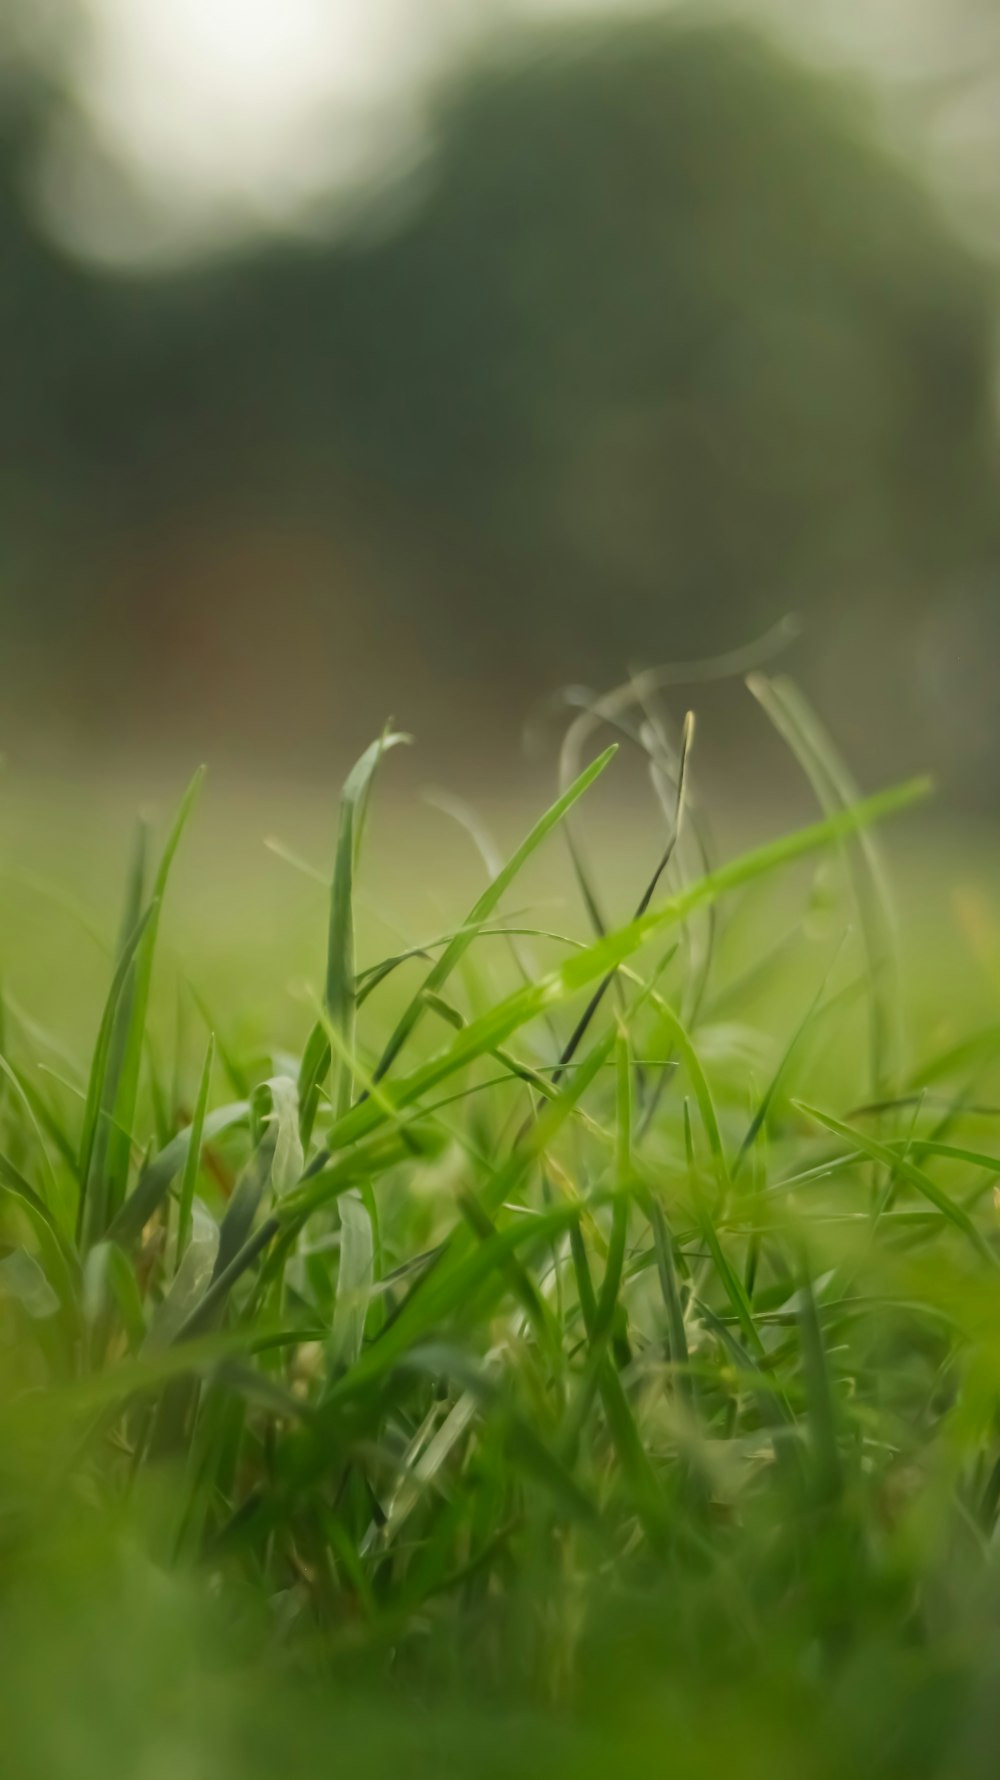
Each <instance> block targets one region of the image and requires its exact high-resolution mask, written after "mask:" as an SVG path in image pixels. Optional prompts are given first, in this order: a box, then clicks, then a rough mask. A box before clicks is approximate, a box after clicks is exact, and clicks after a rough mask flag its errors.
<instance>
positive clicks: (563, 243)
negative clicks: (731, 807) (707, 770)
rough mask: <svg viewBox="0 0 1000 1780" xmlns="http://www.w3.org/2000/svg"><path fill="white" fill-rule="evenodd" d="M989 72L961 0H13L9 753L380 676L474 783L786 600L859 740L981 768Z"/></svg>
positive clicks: (997, 62) (0, 286) (239, 734)
mask: <svg viewBox="0 0 1000 1780" xmlns="http://www.w3.org/2000/svg"><path fill="white" fill-rule="evenodd" d="M803 11H804V12H805V13H806V14H807V16H806V17H803V16H802V14H803ZM998 81H1000V28H998V26H997V22H996V17H995V13H994V11H993V9H992V7H991V6H989V5H974V4H968V3H964V0H963V3H959V0H947V3H946V0H939V3H937V4H935V0H923V3H922V4H921V3H920V0H914V3H913V4H911V5H910V6H909V7H904V8H901V7H899V6H891V5H889V4H888V3H887V0H886V3H879V0H875V3H868V4H866V3H865V0H843V3H842V4H841V5H839V6H832V5H827V4H825V0H817V4H816V5H815V6H814V7H811V8H806V9H802V8H794V7H788V6H784V5H782V4H779V3H778V0H770V3H769V0H759V4H758V5H756V6H746V5H744V6H742V7H721V6H716V5H711V4H700V5H690V6H683V7H681V6H672V7H662V6H660V7H651V6H647V7H645V8H640V9H629V8H627V7H624V6H615V5H613V4H611V3H610V0H609V3H608V4H606V5H604V6H600V5H594V4H590V5H584V4H576V5H574V4H557V3H556V0H551V3H550V4H548V5H543V4H540V3H538V4H534V5H529V4H516V3H510V4H506V5H502V4H489V3H486V4H484V0H475V4H473V3H471V0H470V3H469V4H463V3H462V0H409V3H408V0H369V4H368V5H367V6H366V7H365V8H356V7H353V6H348V5H346V4H341V3H340V0H281V3H280V4H279V3H278V0H274V3H271V0H244V3H243V4H240V5H235V4H232V0H214V3H213V4H209V5H196V4H194V3H193V0H180V3H179V4H177V5H172V6H170V7H163V6H162V5H160V4H157V3H156V0H89V3H85V0H7V4H6V7H5V9H4V12H3V14H2V23H0V268H2V272H0V353H2V391H3V394H2V401H0V626H2V660H0V696H2V700H3V710H4V722H3V729H4V737H3V741H4V745H5V747H6V749H7V751H8V753H9V754H11V755H12V756H13V758H14V759H15V760H16V761H18V762H20V763H21V765H22V766H24V767H26V768H32V769H37V770H39V771H42V772H46V773H50V774H55V775H57V776H58V775H65V774H71V773H73V772H75V771H76V770H78V769H79V768H80V766H81V764H82V763H84V762H86V761H88V760H91V759H94V760H97V761H99V762H100V763H102V765H104V766H106V767H107V769H108V770H109V771H117V772H121V771H126V772H127V773H129V774H138V775H139V776H140V777H141V776H142V774H143V771H144V763H146V762H147V761H150V762H151V761H154V760H155V761H162V760H163V759H168V760H173V759H174V757H176V758H177V759H178V760H179V761H180V762H182V763H183V764H184V765H187V764H189V763H190V762H191V761H193V760H194V759H196V758H199V757H201V756H203V755H207V756H208V758H209V759H210V760H212V761H213V762H215V763H220V762H221V763H222V764H223V765H231V766H232V767H233V768H234V769H235V770H238V771H240V772H242V773H254V774H257V773H262V772H270V773H273V774H275V775H278V776H282V775H290V774H291V775H296V776H298V777H299V778H301V777H302V776H303V775H307V774H312V773H316V774H319V775H322V777H323V778H324V779H326V778H328V777H329V775H330V773H331V770H332V763H336V762H338V761H339V759H340V757H341V755H346V754H347V753H348V752H350V751H353V750H355V749H356V748H357V746H358V745H359V744H361V743H363V742H364V741H365V740H366V739H367V738H368V736H369V735H370V734H371V732H372V731H373V729H376V728H378V727H379V726H380V725H381V723H382V721H383V720H384V718H385V717H386V715H387V714H389V713H390V712H391V713H393V714H394V715H395V717H396V718H397V720H398V721H400V722H402V723H404V724H405V725H406V726H407V727H409V728H412V729H414V730H416V731H417V732H418V734H419V736H420V739H421V743H422V749H421V760H422V770H425V769H427V768H430V769H431V770H435V771H437V770H447V771H448V772H449V774H450V776H451V777H452V778H457V779H458V780H459V782H460V783H462V784H471V783H477V784H478V783H480V782H483V781H486V780H488V779H489V778H491V777H492V778H493V780H494V781H495V780H496V779H497V778H500V779H501V781H502V782H504V783H507V784H509V783H511V782H513V778H514V777H516V772H517V768H516V765H515V762H516V760H517V758H518V750H519V746H520V735H521V730H522V725H523V723H524V721H525V719H526V718H527V717H528V716H529V714H530V713H531V711H532V709H533V708H534V707H535V706H536V704H537V702H538V701H539V700H541V699H544V697H545V696H546V695H547V694H549V693H551V691H552V690H553V689H554V688H556V687H558V686H560V685H561V684H563V683H566V682H584V683H593V684H597V685H607V684H609V683H612V682H614V681H615V680H616V679H618V678H620V677H621V675H622V673H623V672H624V671H625V670H627V668H628V667H629V666H630V665H631V664H633V663H636V662H639V663H649V662H659V661H664V660H685V659H688V658H690V657H697V656H704V655H709V654H714V653H716V652H718V651H720V650H726V649H729V648H732V647H733V646H735V645H739V644H742V643H744V642H746V641H747V640H748V639H751V638H753V637H755V636H757V635H759V634H761V633H762V632H765V631H767V630H768V629H769V627H771V626H773V625H774V624H775V623H777V622H779V621H780V620H781V619H782V618H783V616H784V615H785V614H787V613H789V612H794V613H797V614H798V615H799V617H800V619H801V623H802V634H801V636H800V639H799V640H798V642H797V643H796V644H795V645H794V649H793V651H792V653H791V655H790V657H789V664H790V665H791V667H792V668H793V671H795V672H796V673H798V674H799V675H800V676H801V678H802V679H803V680H804V682H805V683H806V685H807V686H808V688H809V690H810V692H811V693H812V695H813V696H814V697H815V698H816V700H817V701H818V703H819V705H820V707H821V709H823V710H824V712H825V714H826V716H827V718H828V720H829V721H830V722H831V724H832V727H833V728H834V729H835V731H836V733H837V734H838V737H839V739H840V740H841V741H842V742H843V744H844V745H845V747H846V749H847V751H848V753H849V754H850V755H851V757H852V758H853V759H854V761H855V762H856V764H858V766H859V767H860V768H861V770H862V773H863V775H865V776H868V777H878V778H884V777H886V776H888V775H889V774H891V773H892V772H894V771H897V770H901V769H903V768H908V767H910V766H913V765H915V764H919V765H921V766H927V765H929V766H931V767H933V768H936V769H937V770H938V771H939V772H940V773H942V775H943V777H944V779H945V782H946V785H947V787H948V794H949V797H950V798H951V799H952V800H953V801H960V802H962V803H964V804H967V805H979V806H983V805H986V806H987V807H988V804H989V800H990V796H991V793H992V792H993V791H994V790H995V788H996V784H997V780H998V777H1000V739H998V732H997V726H996V723H995V720H994V705H995V670H994V662H995V659H996V650H997V644H998V642H1000V599H998V573H1000V526H998V519H997V503H996V490H997V470H998V449H997V413H996V408H997V403H996V394H997V380H996V362H995V346H996V326H997V311H998V302H1000V291H998V288H997V276H996V258H995V252H994V236H995V234H996V232H997V231H996V225H997V222H998V221H1000V185H998V187H997V190H996V191H994V189H993V177H994V167H995V164H996V162H997V147H998V136H1000V126H997V125H995V123H994V121H993V120H994V114H995V115H996V116H997V117H1000V107H997V106H995V105H993V103H992V101H993V99H994V98H995V97H996V86H997V83H998ZM708 702H709V706H710V709H711V711H712V725H711V729H712V733H713V736H714V737H715V738H717V740H718V743H719V746H720V747H722V748H723V749H725V750H728V752H727V754H726V758H727V760H728V762H729V767H728V770H729V771H730V772H731V773H732V775H733V782H734V785H735V786H736V787H737V789H738V788H739V786H740V785H741V783H742V780H741V774H742V775H743V776H744V778H746V779H747V780H748V781H749V780H752V779H753V778H754V776H755V775H756V774H757V772H758V770H759V771H760V772H763V773H765V774H766V772H767V761H768V758H769V757H768V756H766V755H764V756H762V757H760V759H758V756H757V754H756V753H755V751H754V748H753V746H752V733H756V732H755V731H753V719H752V718H750V717H749V716H747V715H745V714H743V707H742V706H741V705H740V703H739V700H738V699H736V698H733V697H732V696H730V695H727V696H726V697H724V698H722V699H720V700H719V701H717V702H718V707H719V708H718V710H714V708H713V707H712V698H711V695H708ZM751 732H752V733H751ZM734 736H735V737H738V738H739V744H740V746H739V750H738V757H739V765H738V766H734V765H733V760H734V753H733V738H734Z"/></svg>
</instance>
